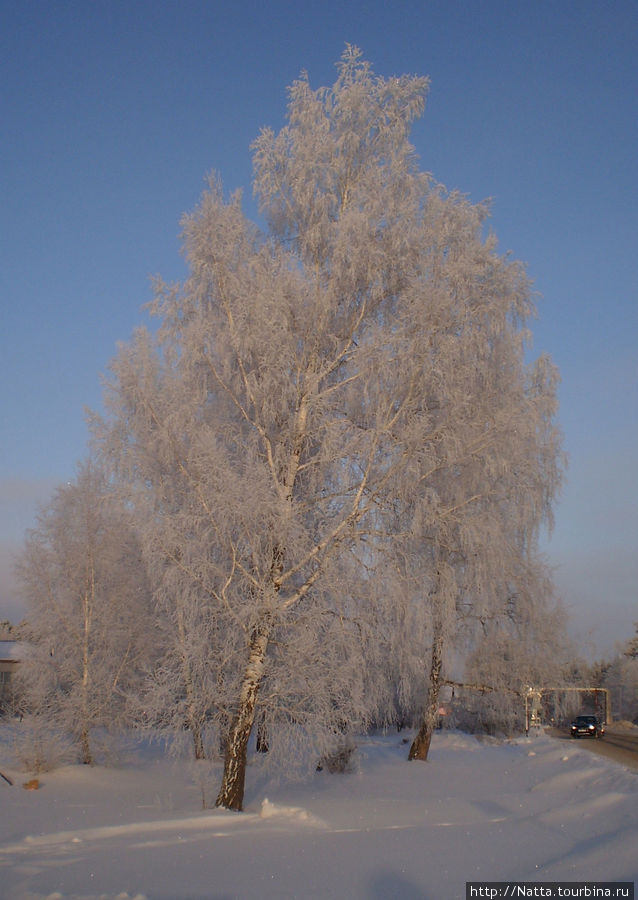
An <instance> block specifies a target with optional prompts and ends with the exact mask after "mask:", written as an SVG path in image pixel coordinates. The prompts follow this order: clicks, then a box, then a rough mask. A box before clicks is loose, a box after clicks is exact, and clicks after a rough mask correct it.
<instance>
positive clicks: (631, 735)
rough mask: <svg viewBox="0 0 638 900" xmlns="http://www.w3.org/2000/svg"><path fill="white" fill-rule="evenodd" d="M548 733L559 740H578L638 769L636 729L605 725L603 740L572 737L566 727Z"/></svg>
mask: <svg viewBox="0 0 638 900" xmlns="http://www.w3.org/2000/svg"><path fill="white" fill-rule="evenodd" d="M548 733H549V734H551V735H552V737H555V738H558V740H564V741H574V742H575V741H576V740H578V743H579V745H580V746H582V747H587V748H588V749H589V750H591V751H592V752H593V753H598V755H599V756H606V757H608V758H609V759H613V760H614V761H615V762H619V763H622V765H623V766H629V767H630V768H632V769H638V734H637V733H636V732H635V731H631V732H628V731H624V730H621V729H618V730H615V729H614V726H613V724H612V725H607V726H606V727H605V737H604V738H603V739H602V740H595V739H594V738H572V737H571V735H570V733H569V731H568V730H567V729H564V728H551V729H548Z"/></svg>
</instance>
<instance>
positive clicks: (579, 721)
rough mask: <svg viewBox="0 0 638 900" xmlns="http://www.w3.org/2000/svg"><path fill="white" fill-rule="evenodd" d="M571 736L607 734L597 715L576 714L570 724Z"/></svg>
mask: <svg viewBox="0 0 638 900" xmlns="http://www.w3.org/2000/svg"><path fill="white" fill-rule="evenodd" d="M570 732H571V736H572V737H573V738H579V737H593V738H601V737H604V735H605V727H604V725H603V724H602V723H601V722H599V720H598V719H597V718H596V716H576V718H575V719H574V721H573V722H572V724H571V726H570Z"/></svg>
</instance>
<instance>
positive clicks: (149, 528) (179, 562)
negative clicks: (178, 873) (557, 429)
mask: <svg viewBox="0 0 638 900" xmlns="http://www.w3.org/2000/svg"><path fill="white" fill-rule="evenodd" d="M426 90H427V79H425V78H419V77H412V76H402V77H400V78H389V79H384V78H381V77H378V76H376V75H374V73H373V72H372V70H371V67H370V66H369V64H368V63H366V62H365V61H364V60H363V59H362V57H361V54H360V52H359V51H358V50H356V49H355V48H351V47H348V48H347V49H346V51H345V53H344V55H343V57H342V59H341V61H340V63H339V66H338V77H337V80H336V82H335V84H334V85H333V86H332V87H330V88H319V89H318V90H313V89H312V88H311V87H310V84H309V81H308V78H307V77H306V76H305V75H304V76H302V77H301V78H300V79H299V80H298V81H296V82H295V83H294V84H293V85H292V87H291V88H290V92H289V107H288V123H287V124H286V125H285V127H284V128H282V130H281V131H280V132H279V133H277V134H276V133H274V132H273V131H271V130H269V129H265V130H263V131H262V133H261V134H260V136H259V137H258V138H257V140H256V141H255V143H254V145H253V151H254V171H255V180H254V187H255V192H256V194H257V196H258V198H259V202H260V207H261V211H262V214H263V216H264V219H265V221H266V223H267V229H266V231H265V232H262V231H260V230H259V229H258V228H257V227H256V226H255V225H253V224H252V223H250V222H249V221H248V220H247V219H246V218H245V216H244V215H243V213H242V209H241V198H240V196H239V195H234V196H231V197H230V198H228V199H227V198H225V196H224V193H223V190H222V187H221V185H220V183H219V182H218V181H217V180H216V179H211V180H210V183H209V187H208V189H207V191H206V192H205V193H204V195H203V197H202V200H201V203H200V205H199V206H198V208H197V209H196V210H195V211H194V212H193V213H192V214H190V215H188V216H186V217H185V219H184V221H183V233H184V248H185V254H186V258H187V261H188V265H189V268H190V275H189V277H188V279H187V280H186V281H185V282H184V284H183V285H180V286H175V287H168V286H163V285H161V284H158V290H157V297H156V300H155V302H154V303H153V304H152V307H151V308H152V312H153V313H155V315H157V316H158V317H159V320H160V326H159V329H158V331H157V333H156V335H151V334H150V333H148V332H147V331H145V330H140V331H139V332H138V333H137V334H136V335H135V337H134V338H133V340H132V342H131V343H130V344H129V345H127V346H123V347H122V348H121V349H120V352H119V355H118V357H117V358H116V359H115V361H114V362H113V364H112V378H111V381H110V384H109V385H108V387H107V393H106V404H107V409H108V414H107V417H106V420H105V421H104V422H102V423H101V424H98V425H96V429H97V433H98V436H99V438H100V441H101V446H102V448H103V450H104V452H106V453H109V454H110V455H111V457H112V459H114V460H115V461H116V464H117V466H118V470H119V473H120V477H121V478H122V479H123V480H126V481H128V483H129V485H130V490H131V496H132V497H133V498H134V499H135V502H136V503H137V504H138V508H139V510H140V511H141V516H140V521H143V523H144V530H143V540H144V546H145V552H146V554H147V558H148V559H149V561H150V566H151V570H152V571H153V573H154V576H155V578H156V579H157V590H158V591H160V592H161V594H162V596H163V598H164V600H165V602H166V603H167V604H168V607H170V608H171V609H172V615H173V621H174V624H175V627H174V631H175V634H176V635H177V633H178V628H177V623H178V621H179V618H180V615H181V614H182V611H183V610H184V609H186V608H187V606H188V605H190V604H192V603H193V602H194V603H195V605H196V608H197V609H198V610H199V619H200V621H199V624H198V625H197V628H198V631H199V633H200V634H201V633H205V634H206V635H207V640H208V647H209V653H208V657H207V658H208V660H209V666H210V673H211V677H210V679H209V684H210V685H215V688H214V690H213V691H212V694H211V702H207V703H206V704H205V705H206V706H207V708H208V709H209V715H210V716H212V717H213V718H217V720H218V723H219V727H220V729H222V730H223V732H224V735H223V736H224V739H225V745H226V751H225V763H224V774H223V779H222V785H221V788H220V791H219V796H218V798H217V804H218V805H220V806H224V807H228V808H233V809H241V807H242V803H243V792H244V779H245V768H246V754H247V747H248V741H249V738H250V735H251V732H252V729H253V726H254V724H255V722H256V721H257V719H259V721H265V722H266V723H267V729H268V740H269V744H270V746H271V752H275V753H276V752H277V742H278V741H282V742H283V741H284V740H285V741H287V742H288V744H287V745H288V747H290V746H297V747H298V746H301V745H302V744H303V745H304V746H306V747H310V748H311V750H312V753H314V754H315V758H316V756H317V755H323V754H324V753H325V752H329V751H330V750H331V748H334V747H335V746H336V744H337V743H338V741H339V740H340V737H341V736H342V735H343V732H344V731H345V730H347V729H348V728H349V727H354V726H361V725H365V723H366V721H367V720H368V719H369V718H371V717H375V718H377V720H378V717H379V716H380V715H383V711H384V710H387V708H388V706H389V702H390V701H389V697H390V696H391V695H392V693H393V685H391V684H389V682H388V675H387V667H386V666H385V665H384V659H383V652H384V647H385V648H387V646H388V643H387V634H385V631H386V629H387V627H388V626H389V624H390V623H392V622H393V621H395V618H393V617H394V613H395V611H396V609H397V605H398V604H400V603H404V602H405V599H406V598H405V597H404V596H403V595H402V591H403V590H404V589H405V586H406V585H407V584H411V585H412V586H414V585H415V583H416V580H415V579H414V578H412V579H411V580H410V579H407V578H405V579H404V578H401V577H399V576H398V574H397V572H398V570H399V569H400V568H401V565H402V560H403V559H404V557H405V554H406V553H407V552H409V553H410V554H411V555H412V556H413V554H414V553H419V554H421V555H423V547H424V546H425V545H426V544H427V541H428V540H434V541H435V543H436V544H437V546H436V547H435V549H434V551H433V553H434V555H432V554H430V553H428V554H426V555H425V556H426V557H427V559H428V560H429V559H437V558H442V557H443V556H445V555H446V554H448V553H449V552H452V551H451V548H449V547H448V546H447V545H446V544H445V541H444V535H445V534H446V533H447V532H446V529H447V530H449V529H448V527H447V525H446V522H447V521H450V520H452V519H453V518H454V515H455V512H456V510H457V509H458V508H461V507H464V508H469V507H471V506H472V505H473V504H475V505H478V504H479V503H481V504H482V505H483V506H484V507H488V506H489V503H490V496H491V487H490V486H491V485H493V483H494V481H495V478H496V472H494V473H492V478H491V481H490V486H486V485H484V484H482V483H481V479H480V476H481V471H483V472H486V471H488V470H489V468H490V466H492V467H494V469H495V470H498V469H499V466H500V462H499V460H500V457H499V451H498V443H499V439H500V437H501V436H502V435H503V434H504V433H506V430H504V429H503V428H501V427H500V417H501V404H500V403H499V402H496V397H495V392H498V391H499V389H500V388H501V387H502V385H501V384H500V383H499V382H498V378H497V370H498V367H499V362H498V360H497V359H495V360H494V361H493V362H492V363H490V365H488V364H487V363H485V362H484V360H483V357H484V356H485V355H488V356H490V354H491V356H492V357H496V356H498V348H496V349H494V346H495V345H496V344H498V340H499V335H500V334H501V333H502V335H503V342H504V343H506V342H507V340H509V339H510V338H513V339H514V340H515V343H516V350H515V356H516V359H517V360H518V362H519V363H520V362H521V361H520V357H519V356H517V354H518V350H519V347H520V339H519V336H518V332H517V331H516V327H518V326H517V323H520V322H521V321H522V320H524V318H525V317H526V315H527V314H528V313H529V311H530V304H529V288H528V284H527V280H526V279H525V277H524V274H523V273H522V271H521V269H520V267H519V266H518V265H517V264H515V263H512V262H510V261H508V260H507V259H506V258H503V257H501V256H499V255H498V254H497V252H496V247H495V244H494V242H493V241H492V240H488V241H484V240H483V238H482V228H483V223H484V218H485V211H484V210H483V209H481V208H477V207H473V206H472V205H471V204H469V203H468V202H467V201H466V200H465V199H464V198H463V197H461V196H459V195H456V194H449V193H447V192H446V191H445V190H444V189H443V188H442V187H440V186H438V185H436V184H435V183H434V182H433V180H432V178H431V177H430V176H429V175H427V174H425V173H424V172H422V171H420V170H419V167H418V163H417V159H416V156H415V153H414V150H413V148H412V146H411V144H410V143H409V131H410V127H411V124H412V122H413V121H414V119H415V118H416V117H417V116H419V115H420V114H421V113H422V111H423V108H424V101H425V95H426ZM493 319H496V320H497V323H496V324H493ZM504 322H508V323H511V327H510V326H508V328H509V330H508V328H506V327H505V326H504V324H503V323H504ZM506 363H507V359H506V358H505V359H504V362H503V375H502V380H503V384H504V383H505V381H506V379H507V374H508V373H507V365H506ZM488 375H489V377H488ZM516 390H519V391H523V393H524V390H523V388H522V387H521V382H520V379H519V380H518V381H517V382H516ZM490 397H491V398H492V399H493V400H494V402H495V403H496V405H495V408H494V410H491V411H490V402H489V399H490ZM539 424H540V423H539V420H535V425H534V426H533V427H538V426H539ZM513 430H514V426H512V428H511V429H510V431H509V432H507V433H508V434H509V433H511V432H513ZM528 435H529V430H528V429H525V431H524V435H523V436H522V437H521V443H524V442H525V440H526V439H527V436H528ZM488 445H489V446H490V447H491V451H490V455H489V460H487V461H484V462H483V463H482V468H481V466H479V467H477V471H476V472H475V473H474V474H473V476H472V478H468V479H466V481H467V485H466V487H464V488H463V490H460V489H459V490H458V491H457V490H456V489H455V488H454V487H451V486H450V485H454V484H455V479H458V478H460V477H461V474H462V472H463V470H464V467H468V468H469V467H471V461H472V460H473V459H474V458H477V457H480V456H481V453H482V452H483V448H484V447H486V446H488ZM503 450H504V448H503ZM504 452H505V450H504ZM538 452H539V443H538V441H535V442H532V443H531V444H530V445H529V453H530V454H534V453H538ZM547 452H548V453H549V452H551V451H550V449H549V448H548V450H547ZM504 458H506V459H509V457H507V454H505V457H504ZM522 461H524V459H522V458H519V457H517V463H516V464H517V465H519V464H521V465H522ZM507 465H508V463H504V464H503V467H506V466H507ZM530 465H531V463H530ZM510 474H511V473H510ZM520 477H521V478H524V477H526V470H525V469H524V468H521V469H520ZM512 480H514V481H515V480H516V476H515V475H514V474H511V478H510V482H511V481H512ZM464 484H465V481H464ZM440 485H442V486H443V487H442V488H441V487H440ZM441 491H443V494H444V496H443V497H440V496H439V493H440V492H441ZM415 495H418V497H419V498H420V499H419V503H418V504H417V506H418V511H417V512H416V513H414V515H411V514H410V513H409V510H410V509H411V508H412V504H413V500H414V497H415ZM457 495H458V496H457ZM517 496H518V495H517ZM516 499H517V498H516V497H512V498H511V503H512V504H514V503H515V502H516ZM511 521H512V525H514V523H515V517H512V519H511ZM468 527H469V526H468ZM477 528H478V525H477ZM406 535H408V537H409V538H410V540H407V538H406ZM416 536H418V538H419V540H418V541H417V540H416ZM491 536H492V535H491V533H489V532H488V533H487V534H486V536H485V539H486V540H487V539H488V538H490V539H491ZM410 541H412V543H411V544H410ZM478 541H479V538H478V536H476V537H475V540H474V544H477V543H478ZM466 543H467V547H465V546H461V547H460V551H462V550H464V549H468V550H469V548H470V545H471V543H472V542H469V541H468V542H466ZM474 544H472V546H474ZM406 548H407V549H406ZM460 551H459V552H460ZM442 571H443V570H440V571H439V574H438V575H437V572H436V571H435V570H434V569H431V568H428V573H427V575H428V579H429V581H430V582H431V583H432V584H434V583H435V582H436V580H437V578H440V577H441V572H442ZM418 588H419V593H418V596H415V595H411V596H410V598H409V599H410V602H414V603H417V602H422V603H423V604H424V605H426V606H427V605H428V604H430V602H431V598H432V596H433V591H432V589H429V588H428V589H423V586H422V585H421V584H418ZM200 629H203V631H201V630H200ZM291 741H292V744H291ZM295 742H296V743H295Z"/></svg>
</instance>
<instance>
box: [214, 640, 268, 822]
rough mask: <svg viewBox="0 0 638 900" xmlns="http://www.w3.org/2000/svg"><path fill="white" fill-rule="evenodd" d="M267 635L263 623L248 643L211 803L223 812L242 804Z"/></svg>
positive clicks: (236, 808) (237, 808) (240, 807)
mask: <svg viewBox="0 0 638 900" xmlns="http://www.w3.org/2000/svg"><path fill="white" fill-rule="evenodd" d="M268 635H269V629H268V625H267V624H264V625H262V627H261V628H259V629H257V630H256V631H255V634H254V635H253V638H252V640H251V642H250V656H249V657H248V664H247V666H246V669H245V671H244V678H243V681H242V685H241V691H240V695H239V708H238V710H237V713H236V715H235V718H234V719H233V721H232V724H231V726H230V731H229V733H228V742H227V744H226V755H225V759H224V775H223V778H222V785H221V788H220V791H219V795H218V797H217V801H216V803H215V806H222V807H224V808H225V809H234V810H237V811H239V810H241V809H242V806H243V802H244V782H245V779H246V756H247V751H248V740H249V738H250V733H251V731H252V727H253V724H254V722H255V710H256V708H257V695H258V693H259V684H260V682H261V678H262V675H263V672H264V663H265V660H266V649H267V647H268Z"/></svg>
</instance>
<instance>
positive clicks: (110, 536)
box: [17, 462, 153, 764]
mask: <svg viewBox="0 0 638 900" xmlns="http://www.w3.org/2000/svg"><path fill="white" fill-rule="evenodd" d="M17 574H18V577H19V581H20V584H21V587H22V594H23V597H24V599H25V600H26V602H27V604H28V625H27V626H25V638H26V646H27V653H26V657H25V660H24V661H23V663H22V665H21V667H20V673H19V675H20V681H21V682H22V686H23V702H24V703H25V705H26V711H27V712H30V713H34V714H35V715H37V716H40V717H41V718H43V719H46V720H48V722H49V723H51V725H52V726H53V727H54V728H56V729H60V730H62V731H64V732H65V733H66V734H68V735H69V736H70V737H71V738H72V740H73V743H74V745H75V746H76V747H77V750H78V753H79V756H80V759H81V761H82V762H83V763H87V764H93V762H94V761H95V754H94V748H93V739H92V734H93V732H94V731H95V729H97V728H102V729H110V728H112V727H113V726H115V725H117V723H118V722H119V721H121V716H122V713H123V710H124V707H125V701H126V697H127V693H128V692H129V691H131V690H133V689H135V690H137V689H138V688H139V685H138V684H137V682H138V679H139V671H140V668H141V666H142V662H143V660H144V659H145V658H146V657H147V656H148V655H149V654H151V653H152V651H153V645H152V636H151V637H149V625H150V624H151V623H152V618H151V615H150V594H149V591H148V585H147V581H146V577H145V567H144V563H143V560H142V557H141V550H140V545H139V542H138V540H137V536H136V532H135V529H134V527H133V521H132V519H131V515H130V511H129V510H127V509H126V508H125V507H124V506H123V505H122V504H121V503H120V501H119V500H118V498H117V496H116V494H115V493H114V491H113V489H112V488H111V486H110V485H109V484H108V482H107V479H106V477H105V475H104V474H103V472H102V471H101V470H100V469H99V467H97V466H96V465H95V464H94V463H93V462H87V463H84V464H82V465H81V466H79V468H78V474H77V478H76V480H75V481H74V482H72V483H71V482H70V483H68V484H66V485H63V486H61V487H60V488H58V489H57V491H56V492H55V494H54V496H53V498H52V500H51V501H50V503H49V504H48V505H47V506H46V507H45V508H44V509H43V510H42V512H41V514H40V515H39V517H38V524H37V526H36V527H35V528H34V529H32V530H31V531H29V532H28V533H27V538H26V542H25V548H24V551H23V553H22V555H21V557H20V559H19V563H18V566H17Z"/></svg>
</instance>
